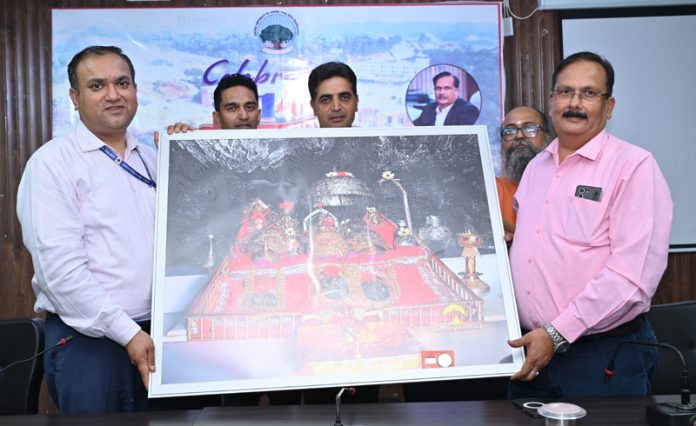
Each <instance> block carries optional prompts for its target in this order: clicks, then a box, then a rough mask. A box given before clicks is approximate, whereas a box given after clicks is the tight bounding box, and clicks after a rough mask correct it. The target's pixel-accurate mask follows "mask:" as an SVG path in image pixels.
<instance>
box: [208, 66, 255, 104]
mask: <svg viewBox="0 0 696 426" xmlns="http://www.w3.org/2000/svg"><path fill="white" fill-rule="evenodd" d="M235 86H244V87H246V88H247V89H249V90H251V91H252V92H254V98H256V102H258V101H259V89H258V87H257V86H256V82H255V81H254V80H253V79H252V78H251V77H249V76H248V75H246V74H239V73H234V74H226V75H225V76H224V77H222V78H221V79H220V81H219V82H218V85H217V87H216V88H215V92H213V103H214V104H215V111H217V112H220V103H221V102H222V92H223V91H224V90H226V89H229V88H230V87H235Z"/></svg>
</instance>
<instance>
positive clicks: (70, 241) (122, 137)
mask: <svg viewBox="0 0 696 426" xmlns="http://www.w3.org/2000/svg"><path fill="white" fill-rule="evenodd" d="M68 75H69V79H70V86H71V88H70V99H71V100H72V102H73V104H74V106H75V110H76V111H78V113H79V115H80V122H79V123H78V125H77V127H76V129H75V130H73V131H72V132H70V133H68V134H67V135H65V136H62V137H58V138H55V139H53V140H51V141H49V142H47V143H46V144H44V145H43V146H42V147H41V148H39V149H38V150H37V151H36V152H35V153H34V154H33V155H32V157H31V158H30V160H29V162H28V163H27V166H26V169H25V170H24V175H23V176H22V180H21V182H20V185H19V190H18V194H17V215H18V217H19V221H20V223H21V225H22V232H23V239H24V244H25V246H26V247H27V249H28V250H29V252H30V253H31V256H32V262H33V265H34V277H33V279H32V286H33V289H34V292H35V293H36V296H37V300H36V304H35V306H34V308H35V310H36V311H37V312H44V311H45V312H46V313H47V314H46V324H45V335H46V345H47V346H49V345H53V344H54V343H55V342H56V341H58V340H59V339H60V338H63V337H68V336H72V337H73V341H72V342H71V343H70V344H69V345H67V346H65V347H62V348H60V349H57V350H55V351H53V352H52V353H51V354H49V355H46V356H45V357H44V363H45V372H46V383H47V385H48V390H49V393H50V394H51V396H52V398H53V400H54V402H55V403H56V405H57V406H58V408H59V410H60V412H61V413H62V414H63V413H82V412H105V411H136V410H142V409H146V408H147V387H148V377H149V373H150V372H152V371H154V370H155V362H154V344H153V341H152V339H151V337H150V335H149V334H148V333H147V332H146V331H145V330H148V329H149V324H148V322H149V319H150V303H151V288H152V263H153V244H154V241H153V238H154V220H155V214H154V213H155V190H156V183H155V181H154V177H155V176H156V175H157V158H156V153H155V151H154V149H152V148H150V147H147V146H144V145H140V144H138V143H137V142H136V141H135V139H134V138H133V137H132V136H131V135H129V134H128V133H127V131H126V129H127V128H128V126H129V125H130V123H131V121H132V120H133V117H134V116H135V113H136V110H137V107H138V101H137V86H136V83H135V71H134V68H133V64H132V63H131V61H130V59H129V58H128V57H127V56H126V55H125V54H123V52H122V51H121V49H119V48H117V47H113V46H91V47H88V48H86V49H84V50H82V51H81V52H79V53H78V54H76V55H75V56H74V57H73V59H72V61H71V62H70V64H69V65H68ZM144 329H145V330H144Z"/></svg>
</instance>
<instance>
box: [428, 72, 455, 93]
mask: <svg viewBox="0 0 696 426" xmlns="http://www.w3.org/2000/svg"><path fill="white" fill-rule="evenodd" d="M442 77H452V79H453V80H454V88H455V89H459V77H457V76H456V75H454V74H452V73H451V72H449V71H442V72H441V73H440V74H438V75H436V76H435V77H433V86H434V85H436V84H437V81H438V80H439V79H441V78H442Z"/></svg>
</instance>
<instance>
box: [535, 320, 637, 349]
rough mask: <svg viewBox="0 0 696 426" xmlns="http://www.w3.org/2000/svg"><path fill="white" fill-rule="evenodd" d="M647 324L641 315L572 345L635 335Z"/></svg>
mask: <svg viewBox="0 0 696 426" xmlns="http://www.w3.org/2000/svg"><path fill="white" fill-rule="evenodd" d="M644 322H645V314H640V315H638V316H637V317H635V318H633V319H632V320H630V321H628V322H625V323H623V324H621V325H620V326H618V327H616V328H612V329H611V330H607V331H603V332H601V333H593V334H587V335H585V336H582V337H580V338H579V339H578V340H576V341H574V342H573V343H572V344H573V345H581V344H583V343H589V342H594V341H597V340H600V339H605V338H607V337H620V336H627V335H629V334H633V333H635V332H636V331H638V329H640V327H641V326H642V325H643V323H644ZM528 332H529V331H528V330H524V329H523V330H522V334H523V335H524V334H527V333H528Z"/></svg>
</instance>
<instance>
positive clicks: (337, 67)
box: [307, 62, 358, 100]
mask: <svg viewBox="0 0 696 426" xmlns="http://www.w3.org/2000/svg"><path fill="white" fill-rule="evenodd" d="M333 77H342V78H345V79H346V80H348V82H349V83H350V85H351V87H352V89H353V94H354V95H355V96H358V78H357V77H356V76H355V73H354V72H353V70H352V69H351V68H350V67H349V66H348V65H346V64H344V63H343V62H327V63H325V64H321V65H319V66H317V67H316V68H314V69H313V70H312V72H310V73H309V79H308V81H307V86H308V87H309V98H310V99H311V100H314V99H315V98H316V97H317V88H318V87H319V85H320V84H321V82H323V81H324V80H328V79H330V78H333Z"/></svg>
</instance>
